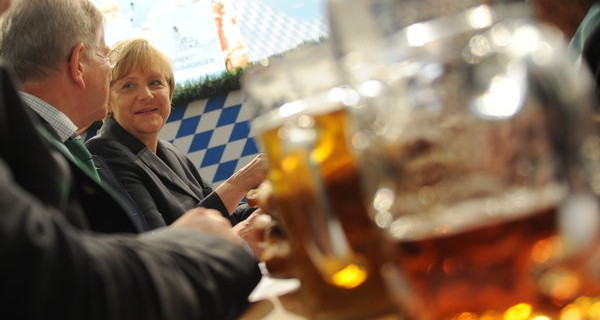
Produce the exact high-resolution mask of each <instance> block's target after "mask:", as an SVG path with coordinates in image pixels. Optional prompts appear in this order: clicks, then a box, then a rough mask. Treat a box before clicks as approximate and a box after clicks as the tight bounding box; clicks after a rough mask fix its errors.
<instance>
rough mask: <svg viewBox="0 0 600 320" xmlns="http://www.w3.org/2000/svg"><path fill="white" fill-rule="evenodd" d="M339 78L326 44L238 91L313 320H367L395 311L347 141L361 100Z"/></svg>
mask: <svg viewBox="0 0 600 320" xmlns="http://www.w3.org/2000/svg"><path fill="white" fill-rule="evenodd" d="M338 75H339V74H338V69H337V66H336V64H335V61H334V60H332V58H331V52H330V51H329V47H328V44H327V42H323V43H321V44H314V45H305V46H304V47H303V48H299V49H295V50H294V51H293V52H289V53H287V54H286V55H284V56H283V57H279V58H275V59H271V60H270V61H269V62H268V65H266V66H257V67H253V68H251V69H249V70H248V71H247V72H246V73H245V75H244V78H243V82H242V87H243V89H244V92H245V94H246V100H247V103H249V104H250V105H251V106H252V107H253V108H254V109H255V110H256V112H257V114H258V116H257V117H256V119H254V120H253V123H252V128H253V130H255V131H256V133H257V138H258V141H259V143H260V145H261V147H262V149H263V151H264V152H265V154H266V156H267V158H268V162H269V170H268V180H269V182H270V183H271V186H272V192H273V194H272V208H273V212H272V214H273V215H274V216H275V217H276V218H277V220H278V222H279V223H280V224H281V226H282V229H283V231H284V232H285V234H286V236H287V239H288V241H289V242H290V247H291V259H292V263H293V266H294V271H295V274H296V276H297V277H298V278H299V280H300V282H301V287H300V294H301V297H302V299H303V302H304V305H305V306H306V307H307V309H308V313H309V314H310V317H311V318H314V319H367V318H369V319H370V318H374V317H377V316H381V315H385V314H388V313H393V312H394V311H393V310H394V307H393V304H392V303H391V301H390V299H389V298H388V296H387V294H386V290H385V285H384V284H383V280H382V278H381V274H380V267H381V265H382V263H383V256H384V255H383V252H382V250H383V249H382V248H383V247H382V243H381V241H382V238H383V237H382V232H381V230H380V229H379V228H377V227H376V226H375V225H374V223H373V222H372V220H371V219H370V218H369V216H368V215H367V209H366V208H365V206H364V202H363V199H362V192H361V189H360V182H359V175H358V168H357V166H356V157H355V154H354V153H353V151H352V149H351V147H350V144H349V142H348V138H349V132H351V126H352V123H351V120H352V117H351V116H350V113H351V111H350V110H351V109H352V108H355V107H358V105H357V103H358V99H357V95H356V93H355V92H354V91H353V90H351V89H349V88H345V87H343V86H339V84H340V80H339V78H338Z"/></svg>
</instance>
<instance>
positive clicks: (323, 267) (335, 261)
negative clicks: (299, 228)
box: [284, 127, 369, 289]
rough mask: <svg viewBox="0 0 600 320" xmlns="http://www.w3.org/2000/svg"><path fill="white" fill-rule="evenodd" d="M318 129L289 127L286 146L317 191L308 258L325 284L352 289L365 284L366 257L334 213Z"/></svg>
mask: <svg viewBox="0 0 600 320" xmlns="http://www.w3.org/2000/svg"><path fill="white" fill-rule="evenodd" d="M318 135H319V132H318V129H317V128H315V127H307V128H299V127H295V128H289V131H288V134H287V135H286V136H287V137H285V138H284V139H285V141H284V146H285V148H284V149H285V151H286V153H288V154H291V153H294V154H295V157H294V158H296V159H299V163H302V164H303V165H304V168H303V170H305V172H306V174H307V178H308V181H309V183H310V187H311V189H312V190H313V192H314V197H313V198H312V201H313V202H314V203H313V204H312V207H311V210H310V217H307V224H308V226H309V231H310V234H309V235H308V236H307V237H305V244H304V245H305V247H306V251H307V253H308V256H309V257H310V259H311V260H312V262H313V264H314V265H315V266H316V268H317V270H318V271H319V272H320V273H321V276H322V277H323V278H324V279H325V281H326V282H328V283H330V284H332V285H335V286H337V287H340V288H346V289H352V288H355V287H357V286H359V285H360V284H362V283H363V282H364V281H365V280H366V279H367V277H368V276H369V275H368V272H369V271H368V270H367V267H366V263H365V262H364V258H362V257H361V256H360V255H359V254H357V253H356V252H354V251H353V250H352V247H351V246H350V244H349V243H348V239H347V237H346V235H345V233H344V230H343V227H342V225H341V223H340V221H339V219H338V217H337V216H336V214H335V213H334V212H333V210H332V206H331V202H330V200H329V199H328V197H327V192H326V187H325V183H324V181H323V177H322V175H321V173H320V164H319V161H318V160H316V159H315V155H314V153H315V149H316V141H317V139H318Z"/></svg>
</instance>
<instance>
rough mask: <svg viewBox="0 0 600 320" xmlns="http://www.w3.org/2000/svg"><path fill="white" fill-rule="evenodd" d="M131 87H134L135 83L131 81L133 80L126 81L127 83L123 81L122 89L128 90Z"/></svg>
mask: <svg viewBox="0 0 600 320" xmlns="http://www.w3.org/2000/svg"><path fill="white" fill-rule="evenodd" d="M131 88H133V83H131V82H125V83H123V85H121V89H123V90H128V89H131Z"/></svg>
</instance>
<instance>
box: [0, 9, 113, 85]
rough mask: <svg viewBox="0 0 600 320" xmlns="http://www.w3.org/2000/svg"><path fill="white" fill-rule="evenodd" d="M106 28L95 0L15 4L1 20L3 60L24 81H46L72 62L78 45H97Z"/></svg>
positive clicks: (87, 46) (0, 33)
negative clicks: (56, 71)
mask: <svg viewBox="0 0 600 320" xmlns="http://www.w3.org/2000/svg"><path fill="white" fill-rule="evenodd" d="M103 26H104V18H103V16H102V12H100V10H99V9H98V8H97V7H96V5H95V4H94V3H93V2H92V1H91V0H19V1H15V3H14V4H13V7H12V8H11V9H10V10H8V11H7V12H6V13H5V14H4V16H2V18H0V57H1V58H3V59H4V60H5V61H6V62H8V63H9V65H11V67H12V68H13V71H14V73H15V75H16V76H17V77H18V78H19V80H21V81H22V82H26V81H38V80H43V79H44V78H46V76H47V75H48V72H49V71H51V70H59V68H60V65H61V64H62V63H65V62H66V61H68V59H69V57H70V53H71V50H72V49H73V48H74V47H75V46H76V45H77V44H79V43H81V42H83V43H84V44H85V46H86V48H93V47H94V46H96V44H97V40H98V37H99V32H100V30H101V28H102V27H103ZM95 49H96V48H94V50H95ZM86 52H87V53H88V54H89V52H94V51H87V50H86Z"/></svg>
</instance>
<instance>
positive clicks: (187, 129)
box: [159, 91, 259, 185]
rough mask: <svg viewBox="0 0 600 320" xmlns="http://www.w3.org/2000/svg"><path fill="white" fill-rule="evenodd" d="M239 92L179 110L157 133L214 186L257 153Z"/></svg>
mask: <svg viewBox="0 0 600 320" xmlns="http://www.w3.org/2000/svg"><path fill="white" fill-rule="evenodd" d="M242 100H243V97H242V93H241V91H234V92H230V93H229V94H227V95H223V96H218V97H213V98H210V99H207V100H201V101H194V102H191V103H189V104H188V105H184V106H178V107H176V108H175V109H174V110H173V111H172V112H171V116H170V117H169V119H168V120H167V124H166V125H165V126H164V127H163V129H162V130H161V132H160V135H159V136H160V138H161V139H163V140H167V141H170V142H172V143H173V144H175V146H177V148H178V149H179V150H181V151H183V152H185V153H187V156H188V157H189V158H190V159H191V160H192V162H193V163H194V164H196V166H197V168H199V171H200V175H201V176H202V178H203V179H205V180H206V181H210V182H212V183H213V184H215V185H218V184H219V183H221V182H223V181H224V180H226V179H227V178H229V177H230V176H231V175H232V174H233V173H234V172H236V171H237V170H239V169H240V168H242V167H243V166H245V165H246V164H247V163H248V162H250V160H252V159H253V158H254V157H255V156H256V155H257V154H258V153H259V150H258V147H257V145H256V143H255V141H254V138H253V137H252V136H251V133H250V120H251V119H250V117H249V114H250V112H248V111H247V110H245V108H244V105H243V103H242Z"/></svg>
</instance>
